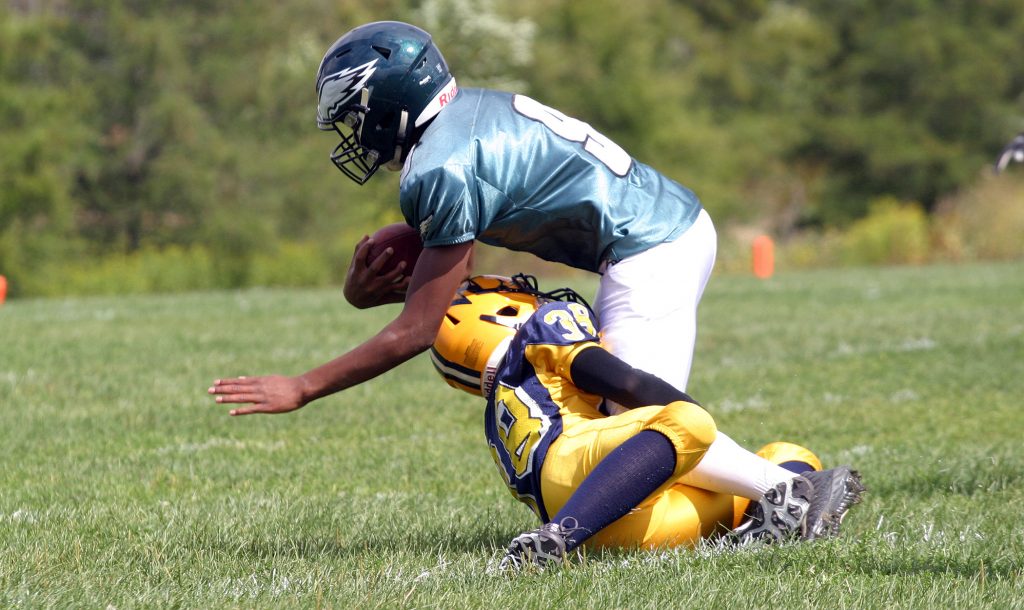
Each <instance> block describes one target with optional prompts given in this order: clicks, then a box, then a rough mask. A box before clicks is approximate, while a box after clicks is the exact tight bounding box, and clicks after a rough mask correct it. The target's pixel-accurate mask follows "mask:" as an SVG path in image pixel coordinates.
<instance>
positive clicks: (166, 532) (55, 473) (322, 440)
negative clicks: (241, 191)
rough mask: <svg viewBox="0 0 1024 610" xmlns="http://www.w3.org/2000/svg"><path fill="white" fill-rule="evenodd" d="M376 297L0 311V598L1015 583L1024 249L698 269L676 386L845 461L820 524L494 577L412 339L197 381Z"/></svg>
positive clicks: (474, 440)
mask: <svg viewBox="0 0 1024 610" xmlns="http://www.w3.org/2000/svg"><path fill="white" fill-rule="evenodd" d="M561 285H562V284H561V283H558V282H543V283H542V287H545V288H555V287H558V286H561ZM581 288H586V289H590V288H592V285H586V284H583V285H582V286H581ZM393 313H394V310H393V309H382V310H378V311H363V312H357V311H354V310H352V309H351V308H350V307H348V306H346V305H345V304H344V303H343V299H342V297H341V295H340V291H338V290H315V291H302V290H280V291H278V290H254V291H246V292H239V293H229V292H224V293H206V294H189V295H177V296H148V297H118V298H91V299H69V300H40V301H31V300H22V301H13V302H8V303H7V304H6V305H4V306H3V307H0V447H2V448H3V466H2V468H0V607H2V608H9V607H14V608H20V607H54V608H76V607H82V608H101V609H102V608H108V607H110V608H117V609H122V610H123V609H125V608H139V607H159V608H169V607H183V608H209V607H244V608H291V607H303V608H329V607H333V608H350V607H357V606H358V607H361V608H392V607H409V608H413V607H415V608H460V607H479V608H491V607H529V608H562V607H593V608H704V607H713V608H754V607H770V606H777V607H785V608H797V607H813V608H877V607H889V608H967V607H972V608H974V607H978V608H980V607H990V608H1015V607H1016V608H1022V607H1024V559H1022V558H1024V526H1022V523H1024V521H1022V519H1021V513H1022V506H1024V449H1022V447H1024V262H1017V263H1002V264H985V265H972V266H948V267H925V268H894V269H858V270H842V271H818V272H806V273H793V274H783V275H779V276H777V277H776V278H774V279H772V280H770V281H767V282H762V281H757V280H754V279H752V278H746V277H737V276H728V275H725V276H717V277H715V278H714V279H713V280H712V283H711V285H710V287H709V290H708V293H707V294H706V296H705V298H704V302H703V305H702V309H701V321H702V322H701V324H702V326H701V334H700V337H699V340H698V346H697V357H696V364H695V367H694V373H693V375H692V378H691V386H690V391H691V393H692V394H694V395H695V396H696V397H697V398H698V399H699V400H701V401H702V402H703V403H704V404H705V405H706V406H707V408H708V410H709V411H710V412H711V413H712V414H713V415H714V416H715V417H716V420H717V421H718V423H719V427H720V428H721V429H722V430H724V431H726V432H728V433H729V434H730V435H731V436H732V437H733V438H735V439H736V440H737V441H739V442H740V443H741V444H743V445H744V446H747V447H751V448H756V447H758V446H760V445H761V444H763V443H765V442H768V441H772V440H777V439H788V440H793V441H797V442H800V443H802V444H805V445H807V446H809V447H811V448H812V449H814V450H816V451H817V452H818V454H819V455H820V456H821V457H822V459H823V460H824V461H825V462H826V464H827V465H829V464H830V465H836V464H838V463H850V464H853V465H854V466H855V467H857V468H859V469H860V470H861V471H862V472H863V474H864V478H865V482H866V483H867V485H868V486H869V493H868V494H867V495H866V497H865V501H864V502H863V503H862V504H861V505H859V506H857V507H856V508H855V509H854V511H852V512H851V514H850V516H849V518H848V519H847V520H846V522H845V524H844V525H845V532H844V536H843V537H842V538H840V539H838V540H831V541H825V542H820V543H815V544H807V545H785V546H780V547H768V548H761V549H750V550H742V551H734V552H723V551H716V550H713V549H710V548H704V549H697V550H678V551H664V552H658V553H645V552H621V553H606V554H596V553H595V554H589V555H588V556H586V557H585V558H584V559H583V560H582V561H581V562H578V563H577V564H575V565H573V566H571V567H569V568H568V569H565V570H562V571H560V572H557V573H549V574H540V575H536V574H533V575H526V576H523V577H519V578H507V577H504V576H500V575H497V574H495V573H494V572H493V570H491V569H489V566H492V567H493V565H494V564H495V562H496V559H497V558H498V556H499V548H500V547H502V546H504V544H505V543H506V542H507V541H508V540H509V539H510V538H511V537H512V536H513V535H515V534H516V533H518V532H519V531H520V530H523V529H525V528H529V527H534V526H535V525H534V522H533V520H532V518H531V515H530V514H529V512H528V511H527V509H526V508H525V507H523V506H521V505H519V504H518V503H516V502H515V501H514V500H513V499H512V497H511V496H510V495H509V494H508V492H507V491H505V489H504V487H503V485H502V484H501V482H500V480H499V478H498V475H497V473H496V472H495V469H494V466H493V465H492V464H491V462H490V458H489V457H488V453H487V450H486V448H485V445H484V443H483V440H482V413H481V403H480V402H478V401H477V400H474V399H473V398H472V397H470V396H468V395H463V394H460V393H458V392H455V391H454V390H451V389H449V388H448V387H447V386H445V385H444V384H443V383H442V382H441V381H440V379H439V378H437V377H436V376H435V373H434V372H433V370H432V369H431V367H430V363H429V361H428V360H427V359H426V358H425V357H420V358H418V359H416V360H414V361H413V362H410V363H408V364H406V365H405V366H403V367H401V368H400V369H398V370H397V371H393V372H391V373H389V374H387V375H385V376H384V377H382V378H380V379H377V380H375V381H373V382H371V383H369V384H366V385H364V386H362V387H359V388H355V389H353V390H350V391H348V392H346V393H344V394H341V395H337V396H333V397H330V398H327V399H324V400H322V401H320V402H317V403H314V404H312V405H310V406H308V407H306V408H305V409H303V410H302V411H299V412H297V413H293V414H289V415H283V416H275V417H259V416H250V417H246V418H230V417H228V416H227V415H226V409H225V408H223V407H219V406H216V405H214V404H213V403H212V401H211V400H210V399H209V397H208V396H207V395H206V393H205V390H206V388H207V387H208V385H209V384H210V382H211V381H212V380H213V379H214V378H216V377H220V376H229V375H236V374H258V373H270V372H280V373H297V372H301V371H303V370H305V369H306V368H308V367H310V366H312V365H315V364H318V363H320V362H322V361H324V360H326V359H328V358H330V357H332V356H333V355H336V354H338V353H341V352H342V351H344V350H346V349H347V348H349V347H352V346H353V345H355V344H356V343H357V342H359V341H360V340H361V339H363V338H365V337H366V336H368V334H369V333H370V332H371V331H372V329H374V328H376V327H377V326H378V325H380V324H382V323H383V322H384V321H385V320H387V319H388V318H389V317H390V316H391V315H392V314H393Z"/></svg>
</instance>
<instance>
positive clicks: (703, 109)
mask: <svg viewBox="0 0 1024 610" xmlns="http://www.w3.org/2000/svg"><path fill="white" fill-rule="evenodd" d="M384 18H396V19H401V20H406V21H410V22H413V23H418V24H421V25H423V26H424V27H426V28H428V29H430V30H431V31H432V32H433V33H434V35H435V38H436V40H437V42H438V43H439V45H440V46H441V47H442V50H444V52H445V54H446V57H447V58H448V60H449V63H450V64H451V66H452V69H453V71H455V73H456V74H457V76H458V78H459V81H460V83H461V84H462V86H473V85H478V86H493V87H498V88H511V89H517V90H522V91H525V92H527V93H529V94H530V95H532V96H533V97H536V98H537V99H539V100H541V101H542V102H544V103H547V104H550V105H552V106H555V107H559V108H561V109H563V110H565V111H566V112H568V113H569V114H572V115H575V116H577V117H579V118H581V119H584V120H586V121H588V122H590V123H592V124H594V125H595V126H597V127H599V128H600V129H601V130H602V131H603V132H605V133H607V134H608V135H609V136H611V137H613V138H614V139H615V140H617V141H618V142H620V143H621V144H623V145H624V146H625V147H626V148H627V149H628V150H630V151H631V152H632V153H633V154H634V156H636V157H637V158H639V159H641V160H643V161H645V162H647V163H650V164H652V165H654V166H655V167H658V168H659V169H661V170H662V171H664V172H665V173H667V174H669V175H670V176H673V177H675V178H677V179H678V180H680V181H682V182H684V183H686V184H687V185H689V186H691V187H693V188H694V189H695V190H696V191H697V192H698V194H700V195H701V196H702V199H703V200H704V201H705V203H706V205H707V206H708V207H709V208H710V209H711V211H712V212H713V213H714V214H715V217H716V220H718V222H719V223H720V224H722V225H725V224H728V223H730V222H743V223H756V224H759V225H761V226H763V227H767V228H770V229H772V230H774V231H776V232H778V233H780V234H789V233H792V232H796V231H798V230H800V229H801V228H805V227H818V228H828V227H842V226H847V225H849V224H850V223H852V222H854V221H856V220H858V219H860V218H862V217H863V216H864V215H865V214H867V213H868V211H869V210H870V209H871V206H872V202H874V201H878V200H887V201H888V200H892V199H895V200H901V201H913V202H917V203H918V204H920V206H921V207H922V209H924V210H926V211H927V212H935V211H936V208H937V207H938V206H939V204H940V202H941V201H942V200H943V199H944V198H946V197H948V196H949V195H950V194H953V193H956V192H958V191H959V190H962V189H964V188H967V187H969V186H970V185H972V184H973V183H975V182H976V181H977V180H978V176H979V172H980V171H981V170H982V169H983V168H985V167H986V166H987V164H988V163H989V162H990V161H991V158H992V156H993V154H994V152H995V151H998V150H999V147H1000V146H1001V145H1002V144H1003V143H1004V142H1005V140H1006V138H1007V137H1008V135H1012V134H1013V133H1015V132H1016V131H1018V130H1019V129H1021V128H1022V127H1024V69H1022V68H1021V64H1020V62H1019V58H1020V57H1022V56H1024V7H1021V6H1020V3H1019V0H985V1H984V2H979V1H977V0H930V1H929V0H920V1H916V2H890V1H885V0H860V1H857V2H834V1H831V0H791V1H784V0H775V1H769V0H688V1H686V2H680V1H673V0H633V1H632V2H630V3H629V6H628V8H626V7H624V6H623V5H622V4H621V3H618V2H613V1H611V0H590V1H588V2H579V1H575V0H552V1H547V0H522V2H520V3H518V4H517V5H516V7H515V8H514V9H513V8H509V7H507V6H506V5H505V4H504V3H497V2H494V1H493V0H422V1H413V0H382V1H381V2H376V3H373V5H372V6H370V5H369V3H337V2H328V1H326V0H314V1H306V2H295V1H293V0H282V1H271V0H254V1H248V2H242V1H241V0H228V1H225V2H219V3H208V2H201V1H199V0H179V1H175V2H168V1H154V0H146V1H141V0H76V1H75V2H69V1H66V0H49V1H47V0H35V1H31V2H29V1H27V0H24V1H15V2H11V3H8V4H7V5H6V6H5V7H0V272H2V273H4V274H5V275H7V276H8V277H9V278H11V279H12V282H11V286H12V293H17V292H19V291H25V292H29V293H31V292H33V291H35V292H38V293H42V292H45V290H43V289H42V288H38V289H36V288H34V286H36V287H38V286H41V285H42V284H38V282H43V283H45V276H47V274H50V275H52V274H53V273H56V272H57V270H59V269H62V268H66V267H68V266H69V265H71V266H74V265H76V264H77V265H88V264H89V261H92V260H98V259H101V258H104V257H108V258H109V257H110V256H130V255H132V254H133V253H137V252H142V251H149V252H153V251H161V250H164V249H167V248H171V247H173V248H177V249H179V250H182V251H189V250H195V251H201V252H202V253H203V257H202V258H203V260H208V261H211V262H210V265H211V271H210V274H211V277H213V278H215V280H213V283H214V284H215V285H236V286H240V285H246V284H249V283H252V282H258V281H265V280H266V277H265V276H262V275H261V274H260V273H259V272H258V271H257V270H258V269H260V268H262V267H261V266H260V265H261V263H260V262H259V261H261V260H267V259H273V258H274V257H278V258H282V257H283V258H284V259H287V256H286V253H287V252H293V253H294V252H295V249H294V248H293V247H291V246H286V244H306V245H307V247H306V249H305V250H303V249H301V248H300V250H301V251H303V252H306V251H309V252H319V253H320V256H321V258H322V259H326V260H334V261H338V264H337V265H333V267H334V268H336V269H337V271H336V273H339V272H341V267H342V265H341V264H340V261H341V260H342V259H343V258H344V257H346V256H347V255H348V253H349V250H350V247H351V244H352V243H353V241H354V240H355V239H356V238H358V236H359V235H361V234H362V233H364V232H368V231H370V230H372V229H373V228H374V227H375V226H377V225H380V224H383V223H385V222H392V221H395V220H398V219H399V214H398V210H397V206H396V205H395V189H396V182H397V178H396V177H395V176H393V175H387V174H384V173H382V174H381V175H379V176H378V177H375V179H374V180H373V181H371V182H370V183H369V184H368V185H366V186H364V187H362V188H360V187H357V186H355V185H354V184H351V183H349V182H348V181H347V180H345V179H344V177H342V176H340V175H337V174H336V172H335V171H334V169H333V168H332V167H331V165H330V163H329V162H328V160H327V154H328V153H329V151H330V150H331V148H332V147H333V146H334V143H335V142H334V140H333V138H332V136H331V135H330V134H322V133H320V132H318V131H317V130H316V128H315V125H314V122H313V106H314V103H313V97H314V96H313V79H314V75H315V71H316V68H317V65H318V63H319V60H320V55H321V53H322V52H323V50H324V49H326V48H327V46H328V45H329V44H330V43H331V42H332V41H333V40H334V39H335V38H336V37H337V36H338V35H340V34H341V33H343V32H344V31H346V30H347V29H349V28H350V27H353V26H355V25H358V24H359V23H363V22H366V21H372V20H378V19H384ZM289 248H291V249H289ZM296 264H298V265H301V264H302V263H301V257H300V260H299V261H298V262H297V263H296ZM319 264H321V267H317V268H322V267H323V265H322V260H321V261H320V262H319ZM310 266H311V267H312V266H315V265H310ZM328 267H332V266H331V265H329V266H328ZM33 278H35V279H33ZM40 278H44V279H40ZM33 282H37V284H34V283H33Z"/></svg>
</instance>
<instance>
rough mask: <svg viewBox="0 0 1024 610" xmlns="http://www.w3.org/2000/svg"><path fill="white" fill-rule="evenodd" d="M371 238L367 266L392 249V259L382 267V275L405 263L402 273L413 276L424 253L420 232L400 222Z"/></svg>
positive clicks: (383, 229) (378, 231)
mask: <svg viewBox="0 0 1024 610" xmlns="http://www.w3.org/2000/svg"><path fill="white" fill-rule="evenodd" d="M370 237H371V238H372V239H373V244H372V245H371V246H370V252H369V254H368V255H367V257H366V264H367V265H369V264H371V263H373V261H374V260H376V258H377V257H378V256H380V255H381V254H383V253H384V251H385V250H387V249H388V248H391V250H392V254H391V258H389V259H388V260H387V261H386V262H385V263H384V266H383V267H381V270H380V273H381V274H385V273H388V272H389V271H391V270H392V269H394V268H395V266H396V265H398V263H400V262H402V261H405V270H404V271H403V272H402V273H404V274H405V275H410V274H412V270H413V267H415V266H416V260H417V259H419V257H420V253H421V252H423V242H422V241H421V240H420V234H419V231H417V230H416V229H414V228H412V227H410V226H409V225H407V224H404V223H401V222H398V223H395V224H391V225H387V226H384V227H381V228H380V229H378V230H377V232H376V233H374V234H373V235H371V236H370Z"/></svg>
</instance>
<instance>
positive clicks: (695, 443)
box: [541, 402, 821, 548]
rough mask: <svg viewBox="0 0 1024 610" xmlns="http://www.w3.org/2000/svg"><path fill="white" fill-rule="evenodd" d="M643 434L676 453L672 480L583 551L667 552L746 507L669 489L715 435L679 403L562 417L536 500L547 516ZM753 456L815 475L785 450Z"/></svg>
mask: <svg viewBox="0 0 1024 610" xmlns="http://www.w3.org/2000/svg"><path fill="white" fill-rule="evenodd" d="M643 430H657V431H659V432H661V433H662V434H664V435H665V436H666V437H668V439H669V440H670V441H671V442H672V444H673V446H674V447H675V449H676V470H675V472H674V473H673V476H672V477H670V478H669V480H668V481H667V482H666V483H665V484H664V485H662V487H661V488H659V489H658V490H656V491H655V492H654V493H653V494H651V495H650V496H648V497H647V499H645V500H644V501H643V502H641V503H640V505H639V506H637V507H636V508H635V509H633V510H632V511H631V512H630V513H629V514H628V515H626V516H624V517H622V518H621V519H619V520H617V521H615V522H614V523H612V524H611V525H609V526H608V527H606V528H605V529H603V530H601V531H600V532H598V533H597V534H596V535H594V536H593V537H592V538H590V540H588V541H587V546H590V547H597V548H600V547H638V546H639V547H645V548H656V547H670V546H679V545H692V544H694V543H696V542H697V541H698V540H699V539H700V538H704V537H708V536H711V535H712V534H715V533H721V532H724V531H727V530H730V529H732V528H734V527H736V526H737V525H739V522H740V519H741V518H742V516H743V512H744V511H745V510H746V508H747V505H748V504H749V502H750V500H748V499H747V498H739V497H734V496H731V495H727V494H719V493H714V492H710V491H707V490H704V489H698V488H696V487H690V486H688V485H683V484H681V483H678V482H674V481H675V479H677V478H678V477H679V476H681V475H682V474H683V473H686V472H688V471H689V470H690V469H691V468H693V467H694V466H695V465H696V464H697V462H699V461H700V459H701V458H702V457H703V456H704V452H706V451H707V448H708V446H709V445H710V444H711V442H712V441H714V438H715V434H716V428H715V424H714V421H713V420H712V418H711V416H710V415H708V414H707V412H706V411H704V409H701V408H700V407H698V406H696V405H692V404H689V403H685V402H676V403H672V404H671V405H668V406H665V407H660V406H656V407H643V408H640V409H633V410H631V411H627V412H625V413H622V414H620V415H616V416H614V417H606V418H600V419H585V418H582V417H578V416H574V415H572V414H570V415H568V416H567V417H566V418H565V419H564V420H563V432H562V434H561V435H560V436H559V438H558V439H556V440H555V442H554V443H552V444H551V447H550V448H549V449H548V453H547V457H546V458H545V459H544V466H543V469H542V471H541V478H542V482H541V493H543V495H544V505H545V508H547V511H548V514H549V515H554V514H555V513H557V512H558V511H559V509H561V508H562V506H563V505H564V504H565V503H566V502H567V501H568V500H569V496H571V495H572V493H573V491H575V490H576V488H577V487H578V486H579V485H580V483H582V481H583V479H585V478H586V477H587V475H588V474H590V472H591V471H592V470H593V469H594V467H596V466H597V464H598V463H600V461H601V460H602V459H604V457H605V456H607V455H608V454H609V453H611V452H612V451H614V450H615V449H616V448H617V447H618V446H619V445H621V444H622V443H623V442H625V441H626V440H627V439H629V438H630V437H632V436H634V435H636V434H638V433H640V432H641V431H643ZM757 453H758V455H760V456H762V457H764V458H766V459H768V460H770V461H772V462H774V463H776V464H782V463H786V462H794V461H796V462H803V463H805V464H808V465H809V466H811V467H812V468H814V469H815V470H820V469H821V462H820V461H819V460H818V458H817V457H816V456H815V455H814V454H813V453H811V452H810V451H808V450H807V449H804V448H803V447H800V446H799V445H793V444H791V443H772V444H770V445H766V446H765V447H762V448H761V450H759V451H758V452H757Z"/></svg>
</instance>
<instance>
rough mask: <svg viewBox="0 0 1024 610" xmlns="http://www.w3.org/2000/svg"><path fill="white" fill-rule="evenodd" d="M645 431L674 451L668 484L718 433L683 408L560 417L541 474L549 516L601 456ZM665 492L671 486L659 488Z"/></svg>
mask: <svg viewBox="0 0 1024 610" xmlns="http://www.w3.org/2000/svg"><path fill="white" fill-rule="evenodd" d="M644 430H656V431H658V432H661V433H662V434H664V435H665V436H666V437H667V438H668V439H669V441H670V442H671V443H672V446H673V447H674V448H675V450H676V468H675V472H674V473H673V475H672V479H675V478H676V477H678V476H679V475H681V474H683V473H685V472H688V471H689V470H690V469H691V468H693V467H694V466H695V465H696V464H697V462H699V461H700V459H701V458H702V457H704V453H705V452H706V451H707V448H708V446H709V445H710V444H711V443H712V442H713V441H714V440H715V434H716V433H717V430H716V429H715V423H714V420H713V419H712V418H711V416H710V415H708V413H707V411H705V410H704V409H702V408H700V407H698V406H697V405H693V404H690V403H686V402H675V403H672V404H670V405H667V406H651V407H642V408H639V409H632V410H630V411H627V412H625V413H622V414H620V415H615V416H613V417H601V418H598V419H586V418H583V417H580V416H578V415H575V414H573V413H569V414H567V415H565V416H564V417H563V420H562V434H561V435H559V437H558V438H557V439H555V441H554V442H553V443H551V446H550V447H549V448H548V452H547V455H546V456H545V458H544V466H543V467H542V470H541V493H542V494H543V498H544V507H545V508H546V509H547V512H548V515H549V516H550V515H554V514H555V513H557V512H558V510H559V509H560V508H562V506H563V505H564V504H565V503H566V501H567V500H568V499H569V496H571V495H572V493H573V492H574V491H576V488H577V487H579V485H580V483H582V482H583V479H585V478H587V475H589V474H590V473H591V472H592V471H593V470H594V467H595V466H597V464H599V463H600V462H601V460H603V459H604V458H605V456H607V455H608V454H609V453H611V452H612V451H614V450H615V449H617V448H618V447H619V445H621V444H622V443H624V442H626V441H627V440H628V439H630V438H632V437H633V436H635V435H637V434H639V433H640V432H642V431H644ZM670 481H671V479H670ZM669 486H671V482H669V483H666V484H665V485H664V486H663V487H664V488H667V487H669ZM659 491H660V490H659ZM657 493H658V492H655V494H654V495H656V494H657Z"/></svg>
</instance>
